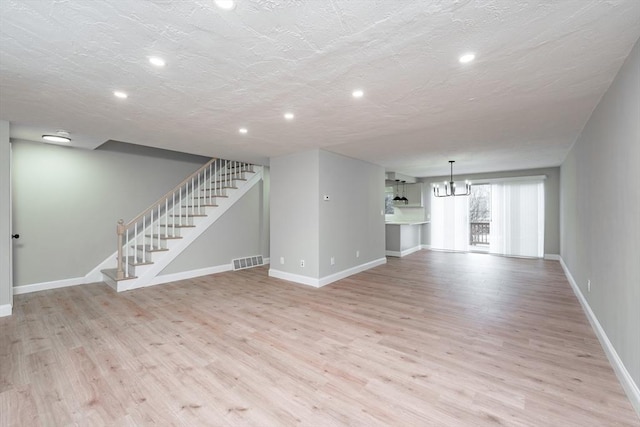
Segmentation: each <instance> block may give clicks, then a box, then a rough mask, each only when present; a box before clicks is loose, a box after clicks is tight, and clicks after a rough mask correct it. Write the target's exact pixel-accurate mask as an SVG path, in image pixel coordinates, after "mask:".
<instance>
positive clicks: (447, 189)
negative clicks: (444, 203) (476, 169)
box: [433, 160, 471, 197]
mask: <svg viewBox="0 0 640 427" xmlns="http://www.w3.org/2000/svg"><path fill="white" fill-rule="evenodd" d="M454 162H455V160H449V163H450V164H451V176H450V178H449V182H446V181H445V182H444V194H441V193H440V185H439V184H433V195H434V196H436V197H450V196H468V195H470V194H471V183H470V182H469V181H465V184H464V190H465V191H464V193H457V192H456V184H455V182H453V163H454Z"/></svg>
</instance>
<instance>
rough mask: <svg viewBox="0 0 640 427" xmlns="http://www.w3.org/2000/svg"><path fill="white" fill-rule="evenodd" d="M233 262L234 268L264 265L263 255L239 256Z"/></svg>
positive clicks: (241, 268) (240, 268)
mask: <svg viewBox="0 0 640 427" xmlns="http://www.w3.org/2000/svg"><path fill="white" fill-rule="evenodd" d="M231 264H233V270H234V271H235V270H244V269H245V268H251V267H257V266H259V265H264V260H263V259H262V255H256V256H250V257H246V258H237V259H234V260H232V261H231Z"/></svg>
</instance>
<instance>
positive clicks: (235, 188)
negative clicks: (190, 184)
mask: <svg viewBox="0 0 640 427" xmlns="http://www.w3.org/2000/svg"><path fill="white" fill-rule="evenodd" d="M228 188H230V189H233V190H237V189H238V187H220V188H217V190H226V189H228ZM209 190H210V189H209V188H203V189H202V190H200V191H209ZM211 190H212V191H215V190H216V188H211ZM217 197H227V196H217Z"/></svg>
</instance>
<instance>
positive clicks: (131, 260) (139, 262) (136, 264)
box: [127, 256, 153, 267]
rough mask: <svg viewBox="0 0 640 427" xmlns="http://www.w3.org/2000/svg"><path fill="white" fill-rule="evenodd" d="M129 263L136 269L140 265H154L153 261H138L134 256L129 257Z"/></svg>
mask: <svg viewBox="0 0 640 427" xmlns="http://www.w3.org/2000/svg"><path fill="white" fill-rule="evenodd" d="M127 262H128V263H129V265H132V266H134V267H135V266H138V265H150V264H153V262H152V261H143V260H141V259H138V258H137V257H134V256H130V257H127Z"/></svg>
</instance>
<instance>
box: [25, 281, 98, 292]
mask: <svg viewBox="0 0 640 427" xmlns="http://www.w3.org/2000/svg"><path fill="white" fill-rule="evenodd" d="M100 281H101V280H100ZM85 283H87V282H86V280H85V278H84V277H74V278H71V279H62V280H53V281H51V282H41V283H32V284H30V285H21V286H15V287H14V288H13V294H14V295H20V294H28V293H31V292H39V291H47V290H49V289H58V288H66V287H69V286H78V285H84V284H85Z"/></svg>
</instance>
